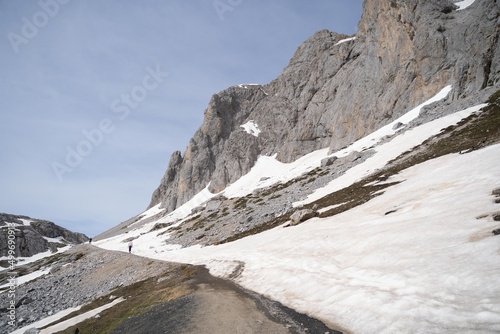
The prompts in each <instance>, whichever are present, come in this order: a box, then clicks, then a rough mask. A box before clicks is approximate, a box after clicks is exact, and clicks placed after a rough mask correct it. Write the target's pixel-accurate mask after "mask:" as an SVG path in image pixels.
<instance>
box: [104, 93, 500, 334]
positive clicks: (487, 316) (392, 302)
mask: <svg viewBox="0 0 500 334" xmlns="http://www.w3.org/2000/svg"><path fill="white" fill-rule="evenodd" d="M449 89H450V88H449V87H446V88H445V89H443V90H442V91H441V92H440V93H438V94H437V95H436V97H435V98H434V99H438V100H439V99H442V98H444V97H445V96H446V94H447V93H448V92H449ZM428 103H430V102H429V101H428ZM423 105H425V104H422V105H421V106H419V107H417V108H415V109H413V110H412V111H410V112H409V113H408V114H407V115H405V116H403V117H404V118H403V119H402V120H404V121H405V122H409V121H411V120H412V119H413V118H414V117H417V116H418V112H419V110H420V108H421V107H422V106H423ZM483 106H484V105H479V106H476V107H473V108H468V109H466V110H463V111H459V112H457V113H454V114H452V115H448V116H446V117H443V118H441V119H438V120H435V121H432V122H429V123H427V124H423V125H421V126H419V127H416V128H414V129H411V130H408V131H407V132H405V133H404V134H400V135H398V136H395V137H394V138H392V140H390V141H389V142H386V143H384V144H378V145H377V143H379V141H380V139H381V138H383V137H384V136H386V135H388V134H389V135H390V134H391V131H392V132H394V130H393V129H392V127H388V126H387V127H384V128H382V129H380V130H379V131H377V132H376V133H374V134H372V135H370V136H368V137H366V138H363V139H361V140H360V141H358V142H356V143H354V144H353V145H351V147H348V148H347V149H346V150H345V151H344V152H339V153H338V154H339V155H343V154H345V155H347V154H348V153H349V152H350V151H353V150H359V149H362V148H364V147H366V146H367V145H369V147H371V146H373V148H374V149H375V151H376V153H375V154H374V155H373V156H372V157H371V158H368V159H367V160H366V161H365V162H363V163H362V164H359V165H357V166H356V167H354V168H352V169H351V170H349V171H348V172H347V173H346V174H344V175H343V176H342V177H340V178H338V179H336V180H334V181H332V182H331V183H330V184H329V185H327V186H326V187H324V188H322V189H318V190H317V191H316V192H314V193H313V194H311V195H310V196H309V198H308V199H307V200H306V201H307V202H311V201H314V200H315V199H317V198H321V197H323V196H324V195H326V194H329V193H331V192H333V191H335V190H338V189H342V188H343V187H346V186H348V185H350V184H352V183H353V182H355V181H357V180H359V179H360V178H362V177H363V176H366V175H368V174H370V173H372V172H373V171H375V170H377V169H378V168H381V167H383V166H384V165H385V164H386V163H387V162H388V161H389V160H391V159H393V158H395V157H397V156H398V155H399V154H401V153H403V152H405V151H407V150H411V149H412V148H413V147H415V146H416V145H419V144H420V143H421V142H423V141H424V140H425V139H427V138H429V137H431V136H433V135H435V134H437V133H439V132H440V131H441V129H443V128H446V127H447V126H449V125H452V124H456V123H457V122H459V121H460V120H461V119H463V118H465V117H467V116H469V115H470V114H471V113H474V112H477V111H478V110H479V109H480V108H481V107H483ZM402 123H404V122H402ZM326 156H327V150H320V151H317V152H313V153H311V154H309V155H307V156H305V157H303V158H301V159H299V160H297V161H296V162H294V163H292V164H282V163H279V162H278V161H276V160H275V159H274V158H273V157H260V159H259V160H258V161H257V163H256V165H255V166H254V168H253V169H252V170H251V171H250V172H249V173H248V174H247V175H245V176H243V177H242V178H240V180H238V181H237V182H235V183H234V184H232V185H230V186H229V187H228V188H226V190H225V191H224V192H223V193H224V194H225V196H227V197H237V196H244V195H245V194H247V193H248V192H251V191H252V190H253V189H255V188H260V187H263V186H264V185H271V184H273V182H277V181H284V180H286V179H291V178H293V177H296V176H298V175H300V174H302V173H304V172H307V171H308V170H311V169H314V168H315V167H317V166H319V162H320V161H321V159H322V158H324V157H326ZM499 164H500V145H494V146H490V147H487V148H484V149H481V150H478V151H473V152H471V153H467V154H451V155H446V156H443V157H439V158H436V159H433V160H430V161H427V162H424V163H421V164H418V165H416V166H413V167H410V168H408V169H406V170H404V171H402V172H400V173H399V174H398V175H395V176H392V177H391V178H390V179H389V180H388V182H389V181H394V180H398V181H402V182H401V183H399V184H396V185H393V186H391V187H389V188H386V189H385V190H384V192H383V194H381V195H380V196H378V197H375V198H374V199H372V200H370V201H369V202H367V203H365V204H363V205H360V206H358V207H355V208H353V209H351V210H349V211H346V212H343V213H341V214H338V215H335V216H332V217H328V218H322V219H319V218H313V219H310V220H308V221H307V222H305V223H303V224H301V225H298V226H294V227H288V228H283V227H277V228H274V229H272V230H268V231H265V232H262V233H260V234H257V235H253V236H249V237H246V238H243V239H240V240H237V241H234V242H231V243H227V244H223V245H218V246H209V247H203V248H202V247H200V246H193V247H189V248H180V247H175V246H171V245H165V244H164V242H163V240H162V238H158V237H156V235H157V233H158V231H155V232H152V233H148V231H149V230H150V228H151V227H152V226H153V225H154V223H151V224H148V225H147V226H143V227H141V228H138V229H136V230H134V231H131V232H130V233H127V234H124V235H119V236H116V237H113V238H110V239H107V240H103V241H99V242H97V243H96V244H98V245H99V246H100V247H103V248H107V249H115V250H121V251H127V250H126V243H123V240H125V239H127V238H130V237H133V236H137V237H138V238H137V239H136V240H134V249H133V252H134V253H136V254H138V255H142V256H147V257H151V258H156V259H162V260H167V261H175V262H183V263H192V264H201V265H206V266H207V267H208V268H209V269H210V271H211V273H212V274H214V275H216V276H220V277H230V276H233V275H234V274H235V273H237V272H239V273H240V274H239V276H238V277H236V278H235V280H236V281H237V282H238V283H239V284H241V285H242V286H244V287H245V288H248V289H251V290H254V291H256V292H258V293H261V294H264V295H267V296H269V297H270V298H272V299H275V300H278V301H280V302H282V303H283V304H285V305H287V306H289V307H291V308H293V309H296V310H297V311H299V312H303V313H307V314H308V315H310V316H313V317H316V318H319V319H321V320H322V321H325V322H326V323H329V324H332V325H340V326H341V327H343V328H346V329H348V330H349V331H352V332H353V333H357V334H359V333H498V332H499V331H500V286H499V285H498V284H496V283H495V282H496V279H495V278H496V277H497V275H498V272H500V261H499V260H500V259H499V257H500V247H499V246H500V244H499V239H498V238H499V237H496V236H494V235H493V234H492V233H491V231H492V230H493V229H495V228H498V227H499V226H498V225H499V224H498V222H494V221H493V220H492V218H491V216H490V215H491V214H492V213H493V212H498V211H500V206H499V204H495V203H494V201H493V197H492V195H491V191H492V190H493V189H494V188H497V187H499V186H500V184H499V182H500V181H499V180H500V169H499V168H498V165H499ZM273 171H276V172H273ZM263 178H264V179H263ZM214 195H215V194H210V193H209V192H208V190H207V189H205V190H203V191H202V192H200V194H199V195H197V196H195V197H194V198H193V200H192V201H191V202H188V203H186V204H185V205H184V206H183V207H181V208H180V210H176V211H174V212H173V213H172V214H171V215H169V216H167V217H165V218H164V221H167V220H168V219H173V217H176V218H181V217H184V216H185V215H187V214H189V212H190V210H191V208H194V207H196V206H197V205H199V204H201V203H202V201H203V200H207V199H209V198H210V197H212V196H214ZM298 204H300V203H296V205H298ZM480 216H483V217H485V218H481V219H477V217H480Z"/></svg>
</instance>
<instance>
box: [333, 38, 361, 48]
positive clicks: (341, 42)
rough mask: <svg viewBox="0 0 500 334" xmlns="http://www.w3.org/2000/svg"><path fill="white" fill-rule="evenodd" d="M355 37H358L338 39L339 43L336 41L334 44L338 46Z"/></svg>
mask: <svg viewBox="0 0 500 334" xmlns="http://www.w3.org/2000/svg"><path fill="white" fill-rule="evenodd" d="M355 39H356V37H350V38H346V39H341V40H340V41H338V42H337V43H335V45H334V46H337V45H339V44H343V43H346V42H350V41H354V40H355Z"/></svg>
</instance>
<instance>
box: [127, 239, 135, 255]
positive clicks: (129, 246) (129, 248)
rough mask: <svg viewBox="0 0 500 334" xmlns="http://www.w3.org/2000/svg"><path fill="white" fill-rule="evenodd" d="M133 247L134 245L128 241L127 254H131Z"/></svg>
mask: <svg viewBox="0 0 500 334" xmlns="http://www.w3.org/2000/svg"><path fill="white" fill-rule="evenodd" d="M133 245H134V244H133V243H132V241H130V242H129V243H128V252H129V253H131V252H132V246H133Z"/></svg>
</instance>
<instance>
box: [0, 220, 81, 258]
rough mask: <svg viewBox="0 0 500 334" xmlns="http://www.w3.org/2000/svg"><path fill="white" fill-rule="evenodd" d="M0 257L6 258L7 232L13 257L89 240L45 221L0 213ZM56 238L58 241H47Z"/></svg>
mask: <svg viewBox="0 0 500 334" xmlns="http://www.w3.org/2000/svg"><path fill="white" fill-rule="evenodd" d="M0 230H1V231H2V233H0V256H8V250H9V243H8V240H9V235H11V233H10V232H9V230H11V231H13V233H14V234H13V235H14V236H15V238H11V239H12V240H13V241H14V246H15V249H14V251H15V257H30V256H33V255H35V254H38V253H41V252H45V251H48V250H52V251H56V250H57V248H59V247H63V246H66V245H69V244H79V243H82V242H86V241H88V240H89V238H88V237H87V236H86V235H85V234H82V233H77V232H71V231H69V230H67V229H65V228H63V227H61V226H58V225H56V224H54V223H53V222H50V221H47V220H40V219H33V218H30V217H26V216H17V215H11V214H6V213H0ZM47 238H58V240H59V241H57V242H55V240H47Z"/></svg>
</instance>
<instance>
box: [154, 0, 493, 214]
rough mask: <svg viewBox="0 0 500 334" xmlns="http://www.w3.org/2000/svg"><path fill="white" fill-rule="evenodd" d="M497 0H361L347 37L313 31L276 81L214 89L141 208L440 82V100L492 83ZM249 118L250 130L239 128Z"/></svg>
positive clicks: (306, 147)
mask: <svg viewBox="0 0 500 334" xmlns="http://www.w3.org/2000/svg"><path fill="white" fill-rule="evenodd" d="M499 6H500V4H499V1H498V0H476V1H475V3H474V4H473V5H472V6H470V7H468V8H467V9H466V10H460V11H458V10H457V8H458V7H457V6H455V5H454V4H453V2H452V1H447V0H414V1H406V0H365V1H364V3H363V15H362V18H361V20H360V22H359V24H358V32H357V33H356V35H355V36H352V37H355V38H349V36H345V35H340V34H337V33H334V32H329V31H327V30H322V31H319V32H317V33H316V34H315V35H313V36H312V37H311V38H309V39H308V40H307V41H305V42H304V43H303V44H302V45H301V46H300V47H299V48H298V49H297V51H296V52H295V54H294V55H293V57H292V59H291V60H290V63H289V64H288V66H287V67H286V68H285V69H284V70H283V72H282V73H281V75H280V76H279V77H278V78H277V79H276V80H274V81H272V82H271V83H269V84H267V85H263V86H258V85H242V86H235V87H230V88H228V89H226V90H224V91H222V92H219V93H217V94H215V95H214V96H213V97H212V99H211V101H210V102H209V105H208V108H207V109H206V110H205V118H204V122H203V124H202V126H201V127H200V129H199V130H198V131H197V132H196V133H195V134H194V136H193V138H192V139H191V140H190V142H189V145H188V147H187V149H186V151H185V152H184V154H183V155H181V153H180V152H175V153H174V154H173V155H172V158H171V160H170V163H169V166H168V169H167V171H166V173H165V176H164V177H163V179H162V181H161V184H160V186H159V187H158V189H157V190H156V191H155V192H154V194H153V197H152V200H151V204H150V207H151V206H153V205H156V204H158V203H162V206H163V207H165V208H167V210H168V211H172V210H174V209H175V208H177V207H179V206H180V205H182V204H183V203H185V202H186V201H188V200H189V199H190V198H191V197H192V196H193V195H195V194H196V193H197V192H199V191H200V190H202V189H203V188H204V187H206V186H207V185H209V189H210V190H211V191H214V192H217V191H220V190H223V189H224V188H225V186H227V185H228V184H229V183H231V182H234V181H236V180H237V179H238V178H239V177H241V176H242V175H244V174H245V173H247V172H248V171H249V170H250V168H251V167H252V166H253V164H254V163H255V161H256V159H257V158H258V156H259V155H271V154H275V153H277V154H278V159H279V160H281V161H283V162H290V161H293V160H295V159H297V158H298V157H300V156H302V155H304V154H307V153H309V152H311V151H313V150H316V149H320V148H327V147H329V148H330V149H331V150H337V149H339V148H341V147H343V146H346V145H347V144H349V143H351V142H353V141H355V140H357V139H359V138H361V137H363V136H364V135H366V134H368V133H370V132H372V131H374V130H376V129H377V128H379V127H381V126H382V125H384V124H387V123H389V122H391V121H392V120H394V119H395V118H397V117H399V116H401V115H402V114H403V113H405V112H406V111H408V110H409V109H411V108H412V107H414V106H416V105H418V104H420V103H421V102H423V101H425V100H427V99H429V98H430V97H432V96H433V95H435V94H436V93H437V92H438V91H439V90H441V89H442V88H443V87H445V86H446V85H452V86H453V91H452V93H451V94H450V95H449V96H448V101H447V102H451V101H454V100H458V99H462V98H464V97H469V96H471V95H473V94H476V93H477V92H479V91H481V90H483V89H484V88H486V87H488V86H496V85H499V84H500V62H499V60H500V59H499V57H500V49H499V48H500V46H499V41H498V36H499V28H498V26H499V23H500V19H499ZM339 42H340V43H339ZM250 120H252V121H254V122H255V123H256V124H257V125H258V127H259V129H260V130H261V133H260V134H259V136H258V137H256V136H254V135H252V134H249V133H247V132H245V131H244V129H243V128H242V127H241V125H243V124H245V123H246V122H248V121H250Z"/></svg>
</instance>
